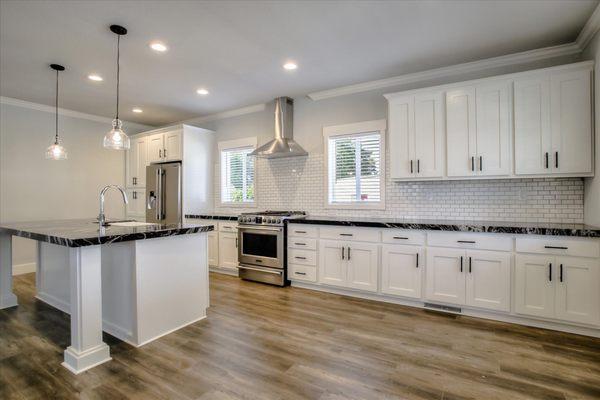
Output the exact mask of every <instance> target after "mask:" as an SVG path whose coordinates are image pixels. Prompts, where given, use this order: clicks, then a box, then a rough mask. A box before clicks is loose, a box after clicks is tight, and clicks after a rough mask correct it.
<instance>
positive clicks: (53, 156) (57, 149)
mask: <svg viewBox="0 0 600 400" xmlns="http://www.w3.org/2000/svg"><path fill="white" fill-rule="evenodd" d="M50 68H52V69H53V70H55V71H56V99H55V106H56V115H55V127H56V130H55V135H54V144H52V145H50V147H48V148H47V149H46V158H47V159H48V160H66V159H67V150H65V148H64V147H62V146H61V145H60V144H59V142H58V72H59V71H64V70H65V67H63V66H62V65H58V64H50Z"/></svg>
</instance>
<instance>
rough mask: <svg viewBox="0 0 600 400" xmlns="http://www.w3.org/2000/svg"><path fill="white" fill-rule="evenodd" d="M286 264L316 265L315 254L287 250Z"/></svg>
mask: <svg viewBox="0 0 600 400" xmlns="http://www.w3.org/2000/svg"><path fill="white" fill-rule="evenodd" d="M288 263H289V264H302V265H314V266H316V265H317V252H316V251H312V250H299V249H288Z"/></svg>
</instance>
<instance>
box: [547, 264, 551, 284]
mask: <svg viewBox="0 0 600 400" xmlns="http://www.w3.org/2000/svg"><path fill="white" fill-rule="evenodd" d="M548 280H549V281H550V282H552V263H550V264H548Z"/></svg>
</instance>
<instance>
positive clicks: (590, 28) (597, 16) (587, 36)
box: [575, 5, 600, 51]
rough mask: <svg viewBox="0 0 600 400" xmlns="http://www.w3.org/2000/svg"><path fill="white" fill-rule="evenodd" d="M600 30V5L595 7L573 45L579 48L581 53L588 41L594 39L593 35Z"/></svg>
mask: <svg viewBox="0 0 600 400" xmlns="http://www.w3.org/2000/svg"><path fill="white" fill-rule="evenodd" d="M599 29H600V5H598V6H596V9H595V10H594V12H593V13H592V15H591V16H590V18H589V19H588V20H587V22H586V23H585V25H584V26H583V29H582V30H581V32H579V35H578V36H577V39H576V40H575V43H577V46H579V49H580V50H581V51H583V50H584V49H585V48H586V47H587V45H588V44H589V43H590V40H592V38H593V37H594V35H595V34H596V33H597V32H598V30H599Z"/></svg>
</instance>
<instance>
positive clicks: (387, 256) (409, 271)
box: [381, 245, 425, 298]
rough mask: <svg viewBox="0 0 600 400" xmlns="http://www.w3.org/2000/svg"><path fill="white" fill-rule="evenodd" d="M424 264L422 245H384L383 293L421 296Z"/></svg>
mask: <svg viewBox="0 0 600 400" xmlns="http://www.w3.org/2000/svg"><path fill="white" fill-rule="evenodd" d="M424 264H425V259H424V258H423V248H422V247H420V246H403V245H384V246H382V248H381V293H385V294H391V295H396V296H404V297H412V298H420V297H421V285H422V283H421V281H422V275H423V266H424Z"/></svg>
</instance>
